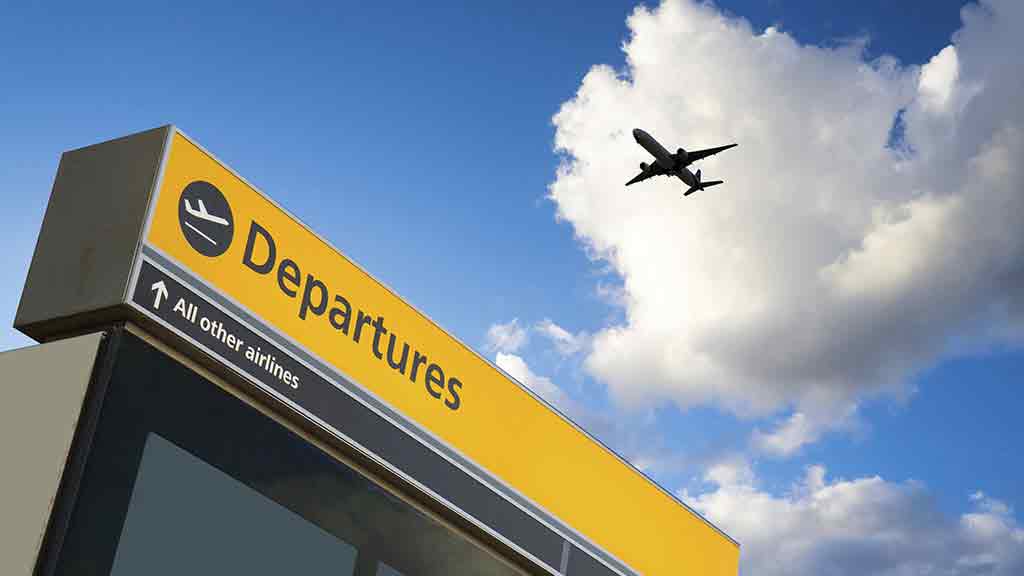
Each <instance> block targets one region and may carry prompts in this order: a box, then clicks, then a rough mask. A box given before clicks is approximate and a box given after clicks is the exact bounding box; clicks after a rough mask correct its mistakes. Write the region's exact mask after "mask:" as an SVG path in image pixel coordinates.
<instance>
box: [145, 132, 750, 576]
mask: <svg viewBox="0 0 1024 576" xmlns="http://www.w3.org/2000/svg"><path fill="white" fill-rule="evenodd" d="M164 170H165V172H164V177H163V181H162V184H161V188H160V191H159V196H158V198H157V200H156V202H157V204H156V207H155V214H154V217H153V222H152V225H151V227H150V231H149V235H148V238H147V242H148V243H149V244H150V245H152V246H154V247H156V248H158V249H160V250H161V251H163V252H164V253H165V254H166V255H168V256H170V257H172V258H173V259H174V260H176V261H177V262H178V263H179V264H180V265H182V266H184V267H185V268H187V269H189V270H191V271H192V272H193V273H195V274H196V275H197V276H198V277H199V278H202V279H203V280H205V281H206V282H207V283H209V284H210V285H212V286H214V287H216V288H218V289H219V290H221V291H222V292H223V293H225V294H227V295H228V296H230V297H232V298H233V299H235V300H236V301H237V302H239V303H240V304H242V305H243V306H245V307H246V308H247V309H248V310H249V311H250V312H251V313H253V314H254V315H255V316H257V317H259V318H261V319H262V320H263V321H264V322H266V323H267V324H268V325H270V326H272V327H274V328H276V329H277V330H279V331H281V332H284V333H286V334H287V335H289V336H290V337H291V338H293V339H294V340H295V341H297V342H298V343H300V344H301V345H302V346H304V347H306V348H307V349H308V350H309V351H311V352H312V353H313V354H315V355H317V356H318V357H319V358H320V359H321V360H323V361H325V362H326V363H328V364H331V365H333V366H335V367H337V368H338V369H339V370H340V371H341V372H343V373H345V374H347V375H349V376H350V377H352V378H354V379H355V380H356V381H357V382H358V383H359V384H361V385H362V386H365V387H367V388H368V389H369V390H371V391H372V392H374V393H375V394H376V395H377V396H378V397H380V398H382V399H383V400H385V401H386V402H388V403H389V404H390V405H391V406H392V407H394V408H395V409H397V410H399V411H400V412H402V413H403V414H405V415H406V416H408V417H409V418H411V419H412V420H414V421H416V422H417V423H419V424H420V425H421V426H423V427H424V428H426V429H428V430H430V431H431V432H433V433H434V434H435V435H437V436H438V437H440V438H441V439H443V440H444V441H445V442H447V443H448V444H449V445H451V446H453V447H454V448H456V449H457V450H459V451H460V452H461V453H462V454H464V455H466V456H468V457H469V458H470V459H472V460H474V461H475V462H477V463H478V464H479V465H481V466H482V467H483V468H485V469H486V470H488V471H489V472H490V473H491V474H493V475H495V476H497V477H499V478H501V479H502V480H504V481H505V482H507V483H508V484H510V485H511V486H513V487H514V488H516V489H517V490H518V491H519V492H520V493H522V494H524V495H525V496H527V497H528V498H530V499H531V500H533V501H534V502H535V503H537V504H538V505H540V506H541V507H543V508H544V509H546V510H547V511H549V512H550V513H552V514H554V515H555V516H557V517H558V518H560V519H561V520H562V521H564V522H566V523H567V524H569V525H571V526H573V527H574V528H576V529H577V530H578V531H579V532H581V533H582V534H584V535H585V536H586V537H588V538H589V539H590V540H591V541H593V542H594V543H596V544H598V545H599V546H601V547H602V548H604V549H605V550H607V551H609V552H610V553H612V554H613V555H615V556H616V557H618V558H619V559H621V560H622V561H624V562H626V563H627V564H628V565H630V566H632V567H633V568H635V569H637V570H639V571H640V572H641V573H643V574H655V575H658V574H702V575H725V574H728V575H730V576H731V575H735V574H736V573H737V569H738V568H737V566H738V561H739V549H738V547H737V546H736V545H735V544H733V543H732V542H730V541H729V540H727V539H726V538H724V537H723V536H722V535H721V534H719V533H718V532H717V531H715V530H714V529H713V528H711V527H710V526H708V525H707V524H706V523H704V522H703V521H702V520H701V519H700V518H698V517H697V516H696V515H694V514H693V513H692V512H690V511H689V510H687V509H686V508H684V507H683V506H681V505H680V504H679V503H678V502H675V501H674V500H673V499H671V498H670V497H669V496H667V495H666V494H664V493H663V492H661V491H660V490H659V489H658V488H656V487H655V486H654V485H653V484H652V483H651V482H650V481H649V480H648V479H646V478H644V477H643V476H642V475H640V474H638V473H637V472H636V471H634V470H632V469H631V468H629V467H628V466H626V465H624V464H623V463H622V462H621V461H620V460H618V459H617V458H616V457H615V456H614V455H613V454H612V453H611V452H609V451H608V450H606V449H605V448H604V447H602V446H600V445H599V444H597V443H595V442H594V441H592V440H591V439H590V438H588V437H587V436H586V435H584V434H582V433H581V432H579V431H578V430H576V429H575V428H574V427H573V426H572V425H571V424H569V423H568V422H566V421H565V420H564V419H563V418H562V417H561V416H559V415H558V414H556V413H555V412H553V411H551V410H550V409H548V408H547V407H546V406H544V405H543V404H542V403H540V402H538V401H537V400H536V399H535V398H533V397H532V396H531V395H530V394H528V393H527V392H526V391H524V390H523V389H521V388H520V387H519V386H518V385H516V384H515V383H514V382H512V381H510V380H509V379H508V378H507V377H506V376H504V375H503V374H502V373H501V372H499V371H498V370H496V369H494V368H493V367H492V366H491V365H490V364H488V363H487V362H486V361H485V360H483V359H482V358H481V357H480V356H479V355H477V354H476V353H475V352H473V351H472V350H470V349H468V348H466V347H465V346H463V345H462V344H460V343H459V342H457V341H456V340H455V339H454V338H452V337H451V336H449V335H448V334H447V333H446V332H444V331H443V330H441V329H440V328H439V327H438V326H437V325H435V324H434V323H433V322H431V321H430V320H429V319H427V318H426V317H425V316H423V315H422V314H420V313H419V312H417V311H416V310H415V309H414V308H412V307H411V306H409V305H408V304H406V303H405V302H404V301H403V300H402V299H401V298H399V297H398V296H397V295H396V294H394V293H393V292H391V291H389V290H388V289H387V288H385V287H384V286H383V285H381V284H380V283H379V282H377V281H376V280H374V279H373V278H372V277H370V276H369V275H367V274H366V273H364V272H362V271H361V270H360V269H359V268H358V267H357V266H355V265H354V264H353V263H352V262H351V261H349V260H348V259H347V258H346V257H345V256H343V255H342V254H340V253H339V252H337V251H336V250H334V249H332V248H331V247H330V246H329V245H327V244H326V243H325V242H323V241H322V240H320V239H319V238H318V237H317V236H316V235H314V234H313V233H311V232H310V231H309V230H307V229H306V228H305V227H304V226H303V225H301V224H300V223H299V222H297V221H296V220H295V219H293V218H292V217H290V216H288V215H287V214H285V213H284V212H283V211H281V210H280V209H278V208H277V207H276V206H274V205H273V204H272V203H271V202H269V201H268V200H267V199H266V198H265V197H264V196H263V195H262V194H260V193H259V192H257V191H256V190H254V189H253V188H252V187H250V186H249V185H247V184H246V183H245V182H244V181H242V180H241V179H240V178H238V177H237V176H235V175H234V174H233V173H232V172H231V171H230V170H229V169H227V168H226V167H224V166H223V165H221V164H220V163H218V162H217V161H216V160H215V159H213V158H212V157H210V156H209V155H208V154H206V153H204V152H203V151H202V150H201V149H200V148H198V147H197V146H195V145H194V144H193V143H191V142H190V141H189V140H188V139H187V138H185V137H184V136H182V135H181V134H180V133H175V134H174V136H173V142H172V148H171V151H170V155H169V158H168V160H167V165H166V166H165V168H164ZM196 180H205V181H207V182H209V183H211V184H213V185H214V186H216V187H217V188H218V189H219V190H220V191H221V192H222V193H223V194H224V196H225V197H226V198H227V200H228V203H229V204H230V206H231V209H232V212H233V216H234V226H235V230H234V237H233V241H232V243H231V246H230V248H229V249H228V250H227V251H226V252H225V253H224V254H222V255H221V256H218V257H212V258H211V257H207V256H203V255H200V254H199V253H198V252H196V251H195V250H193V249H192V248H191V246H190V245H189V244H188V242H187V241H186V240H185V238H184V236H183V234H182V232H181V230H180V227H179V223H178V200H179V196H180V194H181V191H182V190H183V189H184V188H185V186H187V185H188V184H189V183H191V182H193V181H196ZM252 222H256V223H258V224H259V225H260V226H262V227H263V228H264V229H266V230H267V231H268V232H269V233H270V235H271V236H272V237H273V239H274V243H275V245H276V252H277V254H276V263H277V264H278V265H279V264H280V262H281V260H282V259H284V258H290V259H292V260H293V261H294V262H295V263H296V264H297V266H298V268H299V270H300V273H301V276H302V284H301V286H300V287H299V288H298V293H297V295H296V296H295V297H294V298H292V297H289V296H288V295H286V294H285V293H284V292H283V291H282V290H281V288H280V287H279V285H278V278H277V266H275V268H274V270H273V271H271V272H270V273H268V274H266V275H261V274H258V273H257V272H255V271H253V270H252V269H250V268H249V267H247V266H245V265H244V264H243V254H244V250H245V246H246V239H247V236H248V233H249V230H250V226H251V223H252ZM260 246H262V245H260ZM265 256H266V251H265V250H256V251H254V255H253V260H255V261H257V262H261V261H262V259H263V258H264V257H265ZM429 269H430V267H429V263H423V270H424V275H425V277H424V281H435V279H433V278H431V277H430V276H429V274H430V273H429ZM307 274H311V275H312V276H314V277H315V278H316V279H317V280H319V281H320V282H322V283H323V284H324V285H325V286H326V287H327V288H328V291H329V292H330V294H331V295H332V296H333V295H335V294H341V295H343V296H344V298H346V299H347V300H348V302H349V303H350V304H351V307H352V318H351V322H352V325H353V326H354V324H355V321H356V318H355V316H356V314H357V310H363V311H364V312H365V313H368V314H369V315H371V316H373V317H377V316H382V317H384V318H385V327H386V328H387V329H388V333H389V334H391V333H394V334H396V336H397V339H396V342H398V341H400V342H407V343H409V344H410V347H411V349H414V350H417V351H419V352H421V353H422V354H425V355H426V356H427V357H428V358H429V361H430V362H436V363H437V364H438V365H439V366H441V367H442V368H443V371H444V375H445V378H452V377H454V378H456V379H457V380H458V381H459V382H461V387H460V388H458V394H459V397H460V402H459V405H458V407H457V409H452V408H451V407H450V406H446V404H445V400H448V401H452V398H451V395H450V394H449V393H447V391H445V394H443V395H442V398H441V399H437V398H435V397H434V396H433V395H432V394H430V393H429V392H428V390H427V388H426V386H425V384H424V374H423V372H422V370H423V369H424V368H425V367H426V365H425V364H424V365H422V366H421V368H420V370H421V372H420V373H419V375H418V378H417V379H416V381H415V382H413V381H412V380H411V379H410V377H409V374H408V373H409V372H410V370H409V369H408V368H407V369H406V374H402V373H399V372H398V371H396V370H394V369H392V368H391V367H390V366H389V364H388V362H387V337H386V336H385V337H384V339H383V341H382V345H381V349H382V351H383V353H384V358H383V359H378V358H377V357H376V356H375V354H374V353H373V352H372V336H373V329H372V328H371V327H364V329H363V330H364V332H363V334H362V337H361V340H360V341H359V342H355V341H354V339H353V337H352V335H353V329H352V328H351V327H350V328H349V330H348V334H347V335H346V334H345V333H343V332H342V331H340V330H338V329H337V328H335V327H334V326H333V325H332V323H331V322H330V321H329V315H328V313H327V312H326V311H325V313H324V314H323V315H316V314H314V313H312V312H310V313H308V314H307V316H306V318H305V319H302V318H300V317H299V307H300V301H301V300H302V296H303V289H304V287H305V285H306V284H307V282H306V279H307ZM286 285H288V286H289V287H291V286H292V284H289V283H287V282H286ZM328 309H329V308H328ZM398 346H400V344H399V345H398ZM395 352H396V363H397V356H398V355H399V353H400V348H398V347H397V346H396V350H395ZM412 355H413V352H412V350H410V353H409V356H410V358H409V360H410V364H411V360H412V358H411V357H412Z"/></svg>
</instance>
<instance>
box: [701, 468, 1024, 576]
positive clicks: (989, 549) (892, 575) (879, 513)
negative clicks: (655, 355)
mask: <svg viewBox="0 0 1024 576" xmlns="http://www.w3.org/2000/svg"><path fill="white" fill-rule="evenodd" d="M719 468H721V467H719ZM719 468H712V469H711V471H709V473H708V474H707V475H706V479H707V481H708V482H709V483H711V484H713V485H714V489H713V490H711V491H709V492H706V493H704V494H700V495H698V496H695V497H694V496H691V495H689V494H685V493H684V494H683V495H682V496H683V498H684V500H686V501H687V502H688V503H689V504H691V505H692V506H693V507H694V508H695V509H696V510H698V511H699V512H700V513H702V514H704V515H705V516H707V517H708V519H710V520H711V521H712V522H715V523H716V524H717V525H718V526H720V527H721V528H722V529H723V530H725V531H726V532H727V533H728V534H729V535H731V536H732V537H734V538H736V539H737V540H738V541H739V542H740V543H741V546H742V548H741V559H740V563H741V569H740V573H741V574H742V575H744V576H752V575H757V576H773V575H776V574H778V575H787V576H791V575H804V574H806V575H823V574H827V575H830V576H843V575H847V574H848V575H862V574H872V575H889V576H903V575H906V576H910V575H920V574H935V575H968V574H971V575H975V574H988V575H991V576H1002V575H1005V576H1010V575H1016V574H1021V573H1022V571H1024V528H1022V527H1021V526H1020V524H1018V522H1017V521H1016V519H1015V518H1014V517H1013V516H1012V513H1011V511H1010V510H1009V508H1008V507H1006V505H1005V504H1003V503H1001V502H998V501H996V500H992V499H990V498H987V497H985V496H984V495H981V496H980V497H972V498H971V500H972V501H973V502H974V503H975V509H974V510H973V511H971V512H970V513H967V514H963V515H961V516H960V517H959V518H952V517H950V516H948V515H946V514H944V513H943V512H942V511H940V510H939V509H938V508H937V506H936V504H935V502H934V500H933V499H932V497H931V496H930V494H929V492H928V491H927V489H925V488H924V487H923V486H922V485H920V484H918V483H916V482H904V483H892V482H887V481H885V480H883V479H882V478H879V477H877V476H874V477H869V478H858V479H856V480H850V481H847V480H835V481H830V480H828V479H827V478H826V473H825V469H824V468H823V467H821V466H812V467H810V468H808V470H807V473H806V475H805V477H804V478H803V479H802V480H801V481H800V482H798V483H797V484H796V485H795V486H793V487H792V489H791V490H790V491H789V492H788V493H786V494H782V495H774V494H771V493H769V492H766V491H762V490H761V489H760V488H759V487H758V486H757V480H756V478H754V476H753V474H752V473H750V472H749V468H745V467H744V466H743V465H742V464H736V463H733V464H731V465H729V466H725V467H724V468H725V469H728V470H732V472H731V473H723V472H722V470H721V469H719ZM737 471H738V472H737Z"/></svg>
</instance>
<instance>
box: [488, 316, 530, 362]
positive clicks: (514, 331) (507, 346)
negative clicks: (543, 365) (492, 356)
mask: <svg viewBox="0 0 1024 576" xmlns="http://www.w3.org/2000/svg"><path fill="white" fill-rule="evenodd" d="M528 338H529V336H528V335H527V333H526V329H525V328H523V327H522V326H520V325H519V319H518V318H513V319H512V320H511V321H510V322H506V323H505V324H491V326H490V327H489V328H488V329H487V350H488V351H490V352H507V353H513V352H518V351H519V349H520V348H522V347H523V346H524V345H525V344H526V341H527V340H528Z"/></svg>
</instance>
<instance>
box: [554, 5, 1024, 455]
mask: <svg viewBox="0 0 1024 576" xmlns="http://www.w3.org/2000/svg"><path fill="white" fill-rule="evenodd" d="M963 15H964V24H963V28H962V29H961V30H960V31H959V32H958V33H957V34H956V35H955V37H954V45H953V46H950V47H949V48H947V49H944V50H943V51H942V52H940V53H939V55H937V56H936V57H935V58H934V59H933V60H932V61H931V62H929V63H928V64H926V65H925V66H924V67H913V66H910V67H905V66H902V65H900V64H899V63H897V62H896V61H895V60H893V59H891V58H883V59H879V60H876V61H872V62H866V61H865V60H864V54H863V44H862V43H861V44H852V45H849V46H843V47H840V48H838V49H824V48H819V47H815V46H805V45H800V44H799V43H797V42H796V41H795V40H794V39H793V38H792V37H790V36H788V35H787V34H785V33H784V32H779V31H777V30H769V31H766V32H765V33H763V34H762V33H758V32H756V31H754V30H752V29H751V28H750V26H749V25H748V24H747V23H746V22H744V21H741V20H736V19H731V18H728V17H725V16H723V15H722V14H721V13H720V12H719V11H718V10H717V9H716V8H715V7H714V6H712V5H709V4H695V3H693V2H689V1H684V0H670V1H667V2H665V3H664V4H662V5H661V6H660V7H658V8H657V9H653V10H650V9H647V8H643V7H641V8H638V9H637V10H636V11H635V12H634V13H633V15H632V16H630V18H629V21H628V24H629V28H630V31H631V37H630V38H629V40H628V41H627V42H626V43H625V45H624V47H623V48H624V50H625V53H626V57H627V68H626V70H624V71H623V72H622V73H617V72H616V71H615V70H612V69H611V68H609V67H607V66H595V67H594V68H593V69H591V70H590V72H589V73H588V74H587V75H586V77H585V78H584V80H583V82H582V85H581V86H580V88H579V91H578V93H577V95H576V96H575V98H573V99H572V100H570V101H568V102H566V103H565V104H564V105H563V106H562V108H561V110H560V111H559V112H558V114H557V115H556V116H555V118H554V124H555V127H556V147H557V149H558V150H559V151H561V152H562V153H564V154H565V161H564V162H563V164H562V166H561V167H560V168H559V170H558V174H557V177H556V180H555V181H554V182H553V183H552V184H551V186H550V197H551V199H552V200H553V201H554V202H555V204H556V206H557V210H558V216H559V218H562V219H565V220H567V221H569V222H570V223H571V224H572V225H573V227H574V230H575V233H576V234H577V236H578V238H579V239H580V241H581V242H582V243H583V244H584V246H585V248H586V250H587V251H588V253H589V254H591V255H592V256H593V257H594V258H595V259H597V260H598V261H600V263H601V264H602V265H603V264H605V263H607V264H609V265H610V266H611V267H612V268H613V269H614V270H615V271H616V272H617V274H618V275H619V276H621V278H622V282H623V283H622V290H621V295H620V296H619V298H618V299H617V301H618V302H620V303H621V305H622V306H623V308H624V312H625V320H624V321H623V322H622V323H615V324H613V325H610V326H608V327H606V328H605V329H603V330H601V331H600V332H598V333H596V334H594V335H593V338H592V341H591V343H590V344H591V345H590V347H589V351H588V354H587V357H586V361H585V366H586V367H587V370H588V371H589V372H590V373H591V374H592V375H594V376H595V377H597V378H598V379H599V380H601V381H602V382H604V383H605V384H607V385H608V388H609V391H610V393H611V394H612V395H613V397H615V398H616V399H617V400H618V401H620V402H621V403H623V404H625V405H645V404H650V403H655V402H658V401H660V400H663V399H671V400H673V401H675V402H676V403H678V404H679V405H680V406H682V407H687V406H691V405H695V404H716V405H719V406H724V407H726V408H728V409H731V410H733V411H735V412H737V413H740V414H761V415H764V414H771V413H774V412H776V411H778V410H781V409H784V408H786V407H791V408H792V409H793V410H794V412H795V413H797V414H800V415H801V416H800V417H799V418H798V420H799V419H804V418H806V419H808V420H807V421H806V422H803V423H801V422H799V421H796V420H793V421H791V422H790V423H789V424H788V425H786V426H783V428H781V429H780V430H778V431H777V432H774V433H768V434H769V435H772V434H774V436H772V437H769V436H768V435H763V436H762V440H763V445H764V447H765V448H766V449H767V450H769V451H771V450H774V451H775V452H776V453H778V454H783V453H792V452H793V451H795V450H796V449H798V448H799V446H801V445H804V444H806V443H807V442H810V441H813V439H814V438H817V437H818V436H820V434H821V433H823V431H825V430H826V429H827V428H828V425H827V422H826V420H827V419H826V418H824V417H823V415H827V414H830V413H835V412H836V411H837V410H838V411H840V412H841V409H842V408H843V407H846V408H847V409H849V408H850V407H852V406H855V405H856V403H857V402H859V401H860V400H861V399H862V398H863V397H865V396H866V395H870V394H877V393H880V392H896V391H899V390H900V389H901V386H902V385H903V383H905V382H906V380H907V379H908V377H909V376H911V375H912V374H914V373H915V372H916V371H918V370H920V369H922V368H924V367H925V366H927V365H929V364H930V363H932V362H935V361H936V360H937V359H939V358H941V357H942V356H943V355H945V354H948V353H949V351H950V347H951V345H952V344H953V343H956V342H971V343H972V344H973V345H977V346H985V345H988V344H992V343H996V342H995V339H1003V338H1016V337H1018V336H1019V335H1020V334H1021V327H1022V326H1024V235H1022V234H1021V233H1020V230H1021V229H1024V193H1022V190H1024V166H1022V164H1021V162H1020V161H1019V159H1020V158H1024V107H1021V106H1020V105H1019V103H1020V102H1021V101H1024V84H1022V83H1020V82H1019V78H1020V64H1019V60H1018V55H1019V54H1020V52H1021V51H1022V49H1024V35H1021V34H1019V28H1020V26H1021V25H1024V3H1020V2H1014V1H1011V0H999V1H997V0H992V1H990V2H986V3H985V6H984V7H981V8H979V7H968V8H966V9H965V10H964V12H963ZM901 110H902V111H903V114H902V121H903V126H904V134H903V139H904V142H905V144H906V147H907V148H908V149H909V150H912V151H913V153H912V154H910V155H908V154H906V153H904V152H903V151H897V150H893V149H890V148H887V147H886V144H887V142H888V140H889V134H890V128H891V127H892V125H893V121H894V118H895V117H896V115H897V113H898V112H900V111H901ZM633 127H643V128H645V129H647V130H648V131H649V132H651V133H652V134H653V135H654V136H655V137H657V138H658V139H659V140H660V141H661V142H662V143H663V144H665V145H666V146H668V147H670V148H674V147H676V146H680V145H682V146H686V147H691V148H697V147H706V146H714V145H719V144H725V143H729V142H734V141H735V142H739V143H740V146H739V147H738V148H736V149H734V150H729V151H728V152H726V153H724V154H722V155H720V156H716V157H713V158H711V159H708V160H705V161H702V162H701V165H700V166H699V167H700V168H702V169H703V171H704V173H705V174H706V175H707V176H708V177H709V178H719V177H721V178H722V179H724V180H726V184H725V185H723V186H721V187H718V188H714V189H709V190H707V191H704V192H701V193H698V194H696V195H694V196H691V197H688V198H686V199H683V198H681V185H680V183H679V182H678V181H671V180H669V179H667V178H659V179H653V180H650V181H647V182H645V183H643V184H641V185H638V186H635V187H630V188H629V189H626V188H624V187H623V185H622V184H623V183H624V182H625V180H627V179H628V178H630V177H632V176H633V175H634V174H635V173H636V172H637V164H638V163H639V162H640V161H641V160H644V161H647V160H648V158H646V156H647V155H646V153H645V152H644V151H643V150H642V149H640V148H639V147H638V146H637V145H636V144H635V143H634V142H633V140H632V137H631V135H630V130H631V129H632V128H633ZM1017 342H1019V341H1017ZM1017 342H1014V343H1017ZM999 343H1002V342H999ZM807 422H812V423H814V426H805V424H806V423H807Z"/></svg>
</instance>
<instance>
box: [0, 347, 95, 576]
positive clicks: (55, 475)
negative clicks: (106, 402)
mask: <svg viewBox="0 0 1024 576" xmlns="http://www.w3.org/2000/svg"><path fill="white" fill-rule="evenodd" d="M102 338H103V335H102V334H101V333H96V334H88V335H86V336H79V337H77V338H69V339H67V340H60V341H57V342H51V343H48V344H41V345H38V346H31V347H29V348H22V349H20V350H14V351H11V352H3V353H0V374H2V375H3V377H2V378H0V470H2V471H3V472H2V474H0V478H2V480H0V487H2V489H0V574H5V575H10V576H30V575H31V574H32V570H33V568H34V566H35V563H36V556H37V555H38V554H39V547H40V545H41V543H42V539H43V533H44V532H45V531H46V525H47V522H48V521H49V517H50V511H51V509H52V507H53V501H54V498H55V497H56V495H57V487H58V485H59V484H60V478H61V475H62V474H63V472H64V464H65V462H66V460H67V456H68V451H69V450H70V449H71V440H72V438H73V437H74V434H75V428H76V427H77V424H78V417H79V414H80V412H81V409H82V403H83V401H84V399H85V394H86V389H87V388H88V386H89V379H90V377H91V375H92V369H93V364H94V363H95V360H96V355H97V353H98V351H99V346H100V342H101V340H102Z"/></svg>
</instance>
